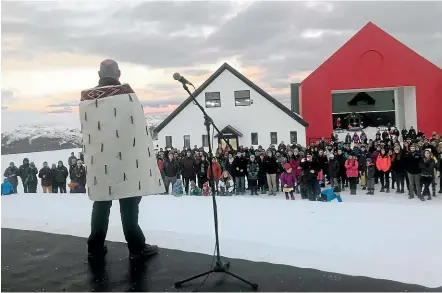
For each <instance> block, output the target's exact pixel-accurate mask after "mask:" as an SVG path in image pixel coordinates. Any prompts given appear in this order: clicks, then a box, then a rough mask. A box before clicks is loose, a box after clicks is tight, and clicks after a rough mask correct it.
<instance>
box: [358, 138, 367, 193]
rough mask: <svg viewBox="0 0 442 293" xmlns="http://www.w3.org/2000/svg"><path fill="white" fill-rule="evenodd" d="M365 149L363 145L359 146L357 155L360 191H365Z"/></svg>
mask: <svg viewBox="0 0 442 293" xmlns="http://www.w3.org/2000/svg"><path fill="white" fill-rule="evenodd" d="M367 156H368V153H367V148H366V146H365V145H361V149H360V151H359V155H358V157H357V160H358V164H359V176H360V178H361V186H362V190H366V189H367V178H366V174H367V173H366V171H367Z"/></svg>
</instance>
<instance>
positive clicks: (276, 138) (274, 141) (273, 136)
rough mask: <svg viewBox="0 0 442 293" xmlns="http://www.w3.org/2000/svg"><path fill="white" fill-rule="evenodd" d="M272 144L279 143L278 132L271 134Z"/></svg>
mask: <svg viewBox="0 0 442 293" xmlns="http://www.w3.org/2000/svg"><path fill="white" fill-rule="evenodd" d="M270 143H271V144H277V143H278V133H277V132H270Z"/></svg>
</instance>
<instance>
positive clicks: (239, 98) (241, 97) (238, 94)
mask: <svg viewBox="0 0 442 293" xmlns="http://www.w3.org/2000/svg"><path fill="white" fill-rule="evenodd" d="M250 104H251V103H250V91H249V90H246V91H235V106H250Z"/></svg>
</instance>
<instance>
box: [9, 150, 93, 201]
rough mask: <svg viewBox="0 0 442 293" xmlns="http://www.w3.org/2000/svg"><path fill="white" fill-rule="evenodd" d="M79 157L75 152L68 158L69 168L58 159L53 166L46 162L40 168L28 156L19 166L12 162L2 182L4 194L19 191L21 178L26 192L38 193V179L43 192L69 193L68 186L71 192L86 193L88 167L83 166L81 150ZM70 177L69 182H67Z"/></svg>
mask: <svg viewBox="0 0 442 293" xmlns="http://www.w3.org/2000/svg"><path fill="white" fill-rule="evenodd" d="M78 157H79V158H78V159H77V157H76V156H75V155H74V153H71V156H70V157H69V158H68V166H69V169H68V168H67V167H66V166H64V164H63V161H58V164H52V166H51V167H49V165H48V162H44V163H43V166H42V167H41V168H40V169H38V168H37V166H35V164H34V162H29V159H28V158H25V159H23V164H22V165H20V167H18V168H17V166H15V163H14V162H10V163H9V167H8V168H6V170H5V172H4V174H3V175H4V177H5V179H4V181H3V184H2V194H13V193H17V186H18V184H19V179H20V181H21V184H22V186H23V192H24V193H36V192H37V186H38V179H40V184H41V187H42V189H43V193H58V192H60V193H67V187H69V192H70V193H85V192H86V169H85V167H84V166H83V160H84V158H83V154H82V153H81V152H80V153H79V154H78ZM68 177H69V179H70V180H69V183H67V182H68Z"/></svg>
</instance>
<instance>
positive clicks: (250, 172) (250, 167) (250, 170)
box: [247, 155, 259, 195]
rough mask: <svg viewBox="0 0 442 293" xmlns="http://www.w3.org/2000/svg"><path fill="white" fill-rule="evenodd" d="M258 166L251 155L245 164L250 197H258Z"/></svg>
mask: <svg viewBox="0 0 442 293" xmlns="http://www.w3.org/2000/svg"><path fill="white" fill-rule="evenodd" d="M258 179H259V164H258V162H256V160H255V156H254V155H251V156H250V159H249V163H248V164H247V183H248V185H249V187H250V195H258Z"/></svg>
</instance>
